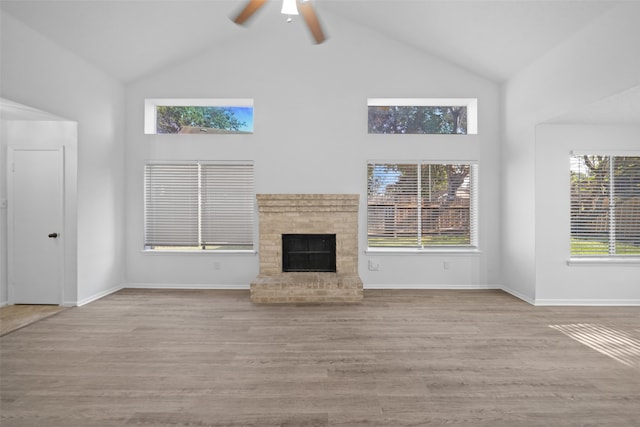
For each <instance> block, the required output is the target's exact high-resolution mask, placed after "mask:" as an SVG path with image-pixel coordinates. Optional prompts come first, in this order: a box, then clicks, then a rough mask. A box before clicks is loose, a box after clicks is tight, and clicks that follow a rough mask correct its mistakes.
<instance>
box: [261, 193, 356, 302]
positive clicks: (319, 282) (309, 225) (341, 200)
mask: <svg viewBox="0 0 640 427" xmlns="http://www.w3.org/2000/svg"><path fill="white" fill-rule="evenodd" d="M256 197H257V201H258V212H259V226H260V232H259V237H260V244H259V254H260V273H259V275H258V277H256V278H255V280H254V281H253V282H251V301H253V302H255V303H309V302H312V303H319V302H359V301H361V300H362V297H363V291H362V280H361V279H360V277H359V276H358V204H359V196H358V195H357V194H355V195H352V194H258V195H257V196H256ZM283 234H335V235H336V272H335V273H328V272H306V273H284V272H283V271H282V235H283Z"/></svg>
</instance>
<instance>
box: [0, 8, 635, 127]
mask: <svg viewBox="0 0 640 427" xmlns="http://www.w3.org/2000/svg"><path fill="white" fill-rule="evenodd" d="M312 1H313V2H314V6H315V9H316V11H317V13H318V15H319V17H320V20H321V22H322V24H323V27H324V29H325V31H326V32H327V33H328V35H329V39H328V40H327V41H326V42H325V43H327V44H333V43H336V44H337V43H340V38H339V36H337V35H336V36H334V35H333V34H340V33H344V31H335V32H332V30H337V28H335V25H353V27H356V28H357V27H360V26H362V27H366V28H368V29H370V30H374V31H378V32H379V33H381V34H383V35H385V36H387V37H389V38H392V39H394V40H396V41H398V42H400V43H403V44H406V45H409V46H412V47H413V48H415V49H418V50H420V51H424V52H426V53H429V54H432V55H435V56H437V57H440V58H442V59H445V60H447V61H449V62H452V63H454V64H457V65H459V66H461V67H463V68H466V69H468V70H470V71H472V72H474V73H476V74H478V75H480V76H484V77H485V78H487V79H489V80H492V81H495V82H498V83H501V82H504V81H506V80H508V79H509V78H510V77H512V76H513V75H514V74H516V73H517V72H518V71H519V70H521V69H522V68H523V67H525V66H526V65H528V64H530V63H531V62H533V61H535V60H536V58H538V57H540V56H541V55H544V54H545V52H548V51H549V50H550V49H553V48H554V46H557V45H559V44H561V43H563V41H565V40H567V39H568V38H570V37H571V36H572V35H573V34H575V33H576V32H578V31H580V29H582V28H584V27H586V26H588V25H590V24H591V23H592V22H593V21H594V20H596V19H598V17H599V16H601V15H603V14H606V13H607V12H608V11H610V10H611V9H612V8H615V7H616V6H617V5H618V4H619V3H621V2H623V1H625V0H620V1H618V0H549V1H545V0H312ZM244 4H245V0H0V7H1V9H0V10H1V11H2V12H8V13H9V14H11V15H12V16H14V17H15V18H17V19H19V20H20V21H22V22H23V23H25V24H26V25H28V26H30V27H31V28H33V29H35V30H36V31H38V32H40V33H41V34H43V35H44V36H46V37H48V38H49V39H51V40H53V41H54V42H56V43H58V44H60V45H62V46H64V47H66V48H67V49H69V50H71V51H72V52H74V53H75V54H77V55H78V56H80V57H82V58H84V59H85V60H87V61H88V62H90V63H92V64H94V65H96V66H98V67H99V68H101V69H102V70H104V71H105V72H107V73H108V74H110V75H112V76H113V77H115V78H117V79H119V80H120V81H122V82H124V83H128V82H132V81H135V80H136V79H138V78H140V77H142V76H145V75H148V74H150V73H153V72H155V71H157V70H160V69H162V68H164V67H166V66H168V65H170V64H172V63H175V62H178V61H181V60H185V59H188V58H190V57H192V56H195V55H198V54H200V53H202V52H203V51H205V50H207V49H214V48H215V46H216V45H217V44H220V43H226V42H229V41H230V40H233V39H234V37H238V35H239V34H241V33H240V32H245V33H243V34H244V35H248V34H251V33H247V31H249V32H251V31H252V30H253V32H254V34H255V35H256V37H260V34H261V33H260V31H264V30H265V28H267V30H268V28H274V27H273V26H275V25H286V24H285V23H284V20H283V17H282V15H280V13H279V8H280V2H279V0H271V1H270V3H269V4H268V6H267V7H265V8H264V10H261V11H260V12H259V13H258V14H257V15H256V16H255V17H254V19H253V20H252V21H251V22H250V25H249V26H248V28H242V27H239V26H237V25H235V24H234V23H233V22H232V21H231V20H230V19H229V17H230V16H232V15H234V14H235V13H237V12H238V11H239V9H241V8H242V6H243V5H244ZM332 18H333V19H332ZM299 25H301V24H299ZM342 29H343V28H340V30H342ZM309 43H310V46H311V39H310V37H309ZM314 48H315V47H314ZM327 48H330V47H329V46H327ZM603 114H604V115H606V116H608V117H610V118H611V120H614V119H615V121H616V122H623V123H640V89H635V90H630V91H628V93H624V94H620V95H619V96H616V97H613V98H611V99H608V100H603V101H601V102H599V103H596V104H593V105H590V106H586V107H585V108H584V109H583V110H581V111H577V112H575V113H574V114H572V115H567V116H564V117H562V118H559V119H558V120H556V122H564V121H566V122H580V121H584V120H589V119H590V118H594V117H604V116H603Z"/></svg>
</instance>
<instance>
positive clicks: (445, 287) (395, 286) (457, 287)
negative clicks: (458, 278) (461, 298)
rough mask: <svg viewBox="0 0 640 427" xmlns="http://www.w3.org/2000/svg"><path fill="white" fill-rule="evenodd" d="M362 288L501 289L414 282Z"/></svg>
mask: <svg viewBox="0 0 640 427" xmlns="http://www.w3.org/2000/svg"><path fill="white" fill-rule="evenodd" d="M364 289H399V290H400V289H433V290H435V289H443V290H447V289H458V290H470V289H502V288H501V287H500V286H498V285H425V284H421V283H416V284H403V285H398V284H393V285H389V284H367V283H365V284H364Z"/></svg>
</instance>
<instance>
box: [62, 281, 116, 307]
mask: <svg viewBox="0 0 640 427" xmlns="http://www.w3.org/2000/svg"><path fill="white" fill-rule="evenodd" d="M120 289H122V286H115V287H113V288H111V289H107V290H106V291H102V292H99V293H97V294H95V295H91V296H89V297H87V298H83V299H81V300H78V302H76V303H68V302H64V303H63V304H62V305H64V306H65V307H73V306H78V307H82V306H83V305H86V304H89V303H90V302H93V301H95V300H99V299H100V298H104V297H106V296H107V295H110V294H112V293H114V292H118V291H119V290H120Z"/></svg>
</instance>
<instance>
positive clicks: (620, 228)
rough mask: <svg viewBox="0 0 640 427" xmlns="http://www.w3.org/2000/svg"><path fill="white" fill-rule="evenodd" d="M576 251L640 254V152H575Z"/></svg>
mask: <svg viewBox="0 0 640 427" xmlns="http://www.w3.org/2000/svg"><path fill="white" fill-rule="evenodd" d="M570 165H571V174H570V175H571V255H572V256H577V257H579V256H629V255H631V256H639V255H640V156H611V155H588V154H583V155H573V156H571V158H570Z"/></svg>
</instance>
